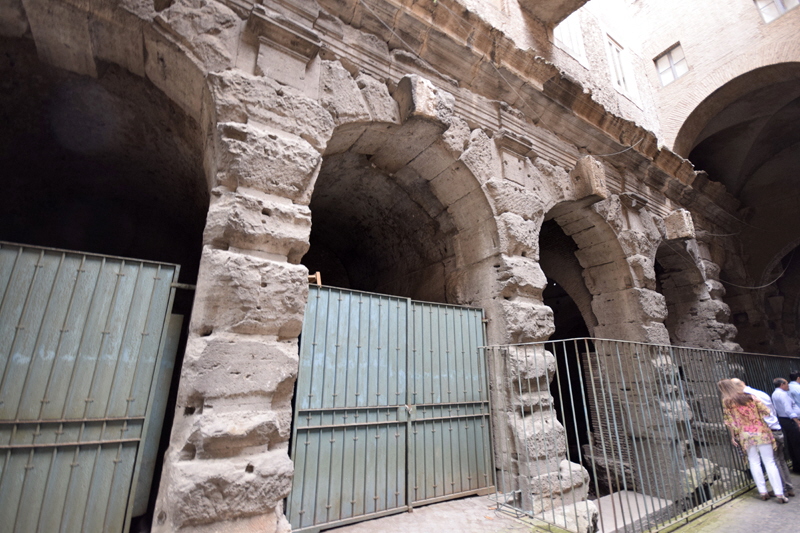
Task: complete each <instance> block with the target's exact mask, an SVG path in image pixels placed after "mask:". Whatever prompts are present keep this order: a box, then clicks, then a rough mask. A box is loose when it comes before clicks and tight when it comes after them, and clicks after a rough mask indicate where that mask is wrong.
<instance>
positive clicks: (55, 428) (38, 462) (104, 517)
mask: <svg viewBox="0 0 800 533" xmlns="http://www.w3.org/2000/svg"><path fill="white" fill-rule="evenodd" d="M176 276H177V266H175V265H165V264H156V263H148V262H142V261H133V260H127V259H118V258H111V257H104V256H95V255H87V254H79V253H72V252H65V251H59V250H51V249H45V248H34V247H28V246H24V247H23V246H19V245H13V244H8V243H0V368H2V381H0V453H2V454H3V458H2V463H0V464H2V472H0V516H2V517H3V524H4V529H5V530H7V531H19V532H26V533H27V532H32V531H44V532H50V531H87V532H94V531H122V530H123V528H124V527H125V522H126V519H129V518H130V516H129V511H128V516H127V517H126V510H127V509H128V508H129V507H130V503H131V501H132V498H133V494H132V487H131V485H132V481H133V480H135V479H136V466H137V461H138V457H139V455H140V448H141V447H140V446H139V443H140V441H141V440H142V439H143V438H144V434H145V431H146V426H147V423H146V422H147V415H148V405H149V404H150V403H151V402H150V397H151V389H152V387H151V384H152V381H153V374H154V369H155V368H156V366H157V363H158V356H159V353H160V348H161V343H162V330H163V328H164V325H165V318H166V315H167V314H168V309H169V307H170V306H171V298H172V289H171V288H170V285H171V283H172V282H173V278H174V277H176Z"/></svg>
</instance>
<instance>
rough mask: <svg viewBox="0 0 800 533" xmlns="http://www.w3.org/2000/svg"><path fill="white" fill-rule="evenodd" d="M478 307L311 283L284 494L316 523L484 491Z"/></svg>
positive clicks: (297, 513)
mask: <svg viewBox="0 0 800 533" xmlns="http://www.w3.org/2000/svg"><path fill="white" fill-rule="evenodd" d="M483 339H484V336H483V324H482V313H481V311H480V310H476V309H468V308H461V307H455V306H445V305H437V304H426V303H421V302H412V301H411V300H409V299H406V298H396V297H391V296H383V295H377V294H370V293H363V292H355V291H346V290H341V289H334V288H330V287H311V288H310V293H309V301H308V306H307V308H306V314H305V319H304V325H303V333H302V336H301V341H300V370H299V373H298V380H297V391H296V395H295V399H296V400H295V401H296V406H295V423H294V431H293V444H292V450H293V451H292V459H293V460H294V463H295V477H294V483H293V488H292V493H291V495H290V497H289V499H288V501H287V514H288V516H289V518H290V521H291V523H292V527H293V528H294V529H295V530H299V531H311V530H319V529H320V528H327V527H334V526H337V525H342V524H345V523H348V522H353V521H358V520H364V519H367V518H374V517H377V516H382V515H385V514H391V513H396V512H399V511H403V510H407V509H409V508H410V507H411V506H413V505H414V504H415V503H421V502H432V501H438V500H441V499H447V498H452V497H454V496H458V495H461V494H474V493H476V492H479V491H481V490H485V489H486V488H487V487H490V486H491V484H492V483H491V477H492V476H491V472H492V468H491V452H490V449H491V448H490V444H489V423H488V419H489V404H488V393H487V387H486V368H485V364H484V362H483V357H482V353H481V351H480V350H479V349H478V348H479V346H481V344H482V343H483Z"/></svg>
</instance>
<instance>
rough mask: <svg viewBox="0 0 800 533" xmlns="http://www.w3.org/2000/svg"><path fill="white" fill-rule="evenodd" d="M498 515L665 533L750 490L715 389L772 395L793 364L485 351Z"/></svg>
mask: <svg viewBox="0 0 800 533" xmlns="http://www.w3.org/2000/svg"><path fill="white" fill-rule="evenodd" d="M484 349H485V350H486V355H487V359H488V361H489V364H490V367H491V370H492V387H493V391H492V402H493V404H494V408H495V409H494V412H495V416H494V419H493V424H494V429H493V431H494V434H495V435H496V436H497V437H496V443H497V444H496V446H497V448H498V449H497V451H496V459H497V460H496V463H497V464H496V467H497V480H496V485H497V494H496V497H497V502H498V508H500V509H502V510H509V511H512V512H514V513H516V514H518V515H519V516H522V515H525V516H527V517H528V518H530V519H533V520H534V521H535V522H537V523H539V524H540V525H545V526H546V527H548V528H550V529H551V530H566V531H575V532H581V533H583V532H595V531H600V532H602V533H613V532H625V533H639V532H644V531H658V530H660V529H662V528H665V527H668V526H670V525H673V524H675V523H676V522H678V521H680V520H683V519H686V518H688V517H689V516H690V515H692V514H694V513H696V512H698V511H702V510H704V509H707V508H709V507H712V506H714V505H715V504H718V503H720V502H722V501H725V500H727V499H729V498H730V497H732V496H734V495H736V494H739V493H741V492H743V491H746V490H749V489H750V488H751V486H752V481H751V478H750V474H749V469H748V466H747V461H746V458H743V457H742V456H741V455H740V454H739V453H738V452H737V451H736V450H735V449H734V448H733V447H732V446H731V445H730V439H729V437H728V433H727V430H726V429H725V426H724V424H723V420H722V406H721V403H720V397H719V394H718V392H717V388H716V383H717V381H719V380H721V379H725V378H733V377H737V378H740V379H742V380H743V381H745V383H747V384H748V385H750V386H751V387H754V388H756V389H761V390H763V391H766V392H768V393H771V392H772V391H773V386H772V380H773V378H775V377H778V376H780V377H788V375H789V372H790V371H791V370H794V369H795V368H797V367H800V360H798V359H797V358H794V357H784V356H773V355H763V354H752V353H742V352H725V351H720V350H708V349H699V348H688V347H679V346H662V345H652V344H642V343H635V342H624V341H614V340H603V339H590V338H582V339H570V340H559V341H552V342H551V341H547V342H540V343H531V344H517V345H503V346H490V347H485V348H484Z"/></svg>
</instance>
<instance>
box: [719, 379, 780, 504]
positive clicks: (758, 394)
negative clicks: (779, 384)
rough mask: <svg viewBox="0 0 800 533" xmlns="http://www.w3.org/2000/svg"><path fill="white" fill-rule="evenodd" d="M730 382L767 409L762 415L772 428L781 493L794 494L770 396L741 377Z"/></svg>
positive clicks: (778, 425)
mask: <svg viewBox="0 0 800 533" xmlns="http://www.w3.org/2000/svg"><path fill="white" fill-rule="evenodd" d="M731 383H733V384H734V385H736V386H737V387H740V388H741V389H742V392H744V393H746V394H750V395H752V396H755V398H756V400H759V401H760V402H761V403H763V404H764V405H765V406H766V407H767V409H769V415H767V416H765V417H764V422H765V423H766V424H767V426H769V429H771V430H772V436H773V437H775V444H776V446H775V463H776V464H777V465H778V470H779V471H780V473H781V480H782V481H783V493H784V494H785V495H787V496H794V485H793V484H792V478H791V476H790V475H789V465H787V464H786V452H785V451H784V446H785V442H784V441H785V439H784V436H783V431H782V430H781V426H780V424H779V423H778V416H777V415H776V414H775V407H773V405H772V398H771V397H770V395H769V394H767V393H766V392H764V391H760V390H758V389H754V388H752V387H748V386H747V384H745V382H744V381H742V380H741V379H737V378H733V379H732V380H731Z"/></svg>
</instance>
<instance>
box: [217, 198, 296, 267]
mask: <svg viewBox="0 0 800 533" xmlns="http://www.w3.org/2000/svg"><path fill="white" fill-rule="evenodd" d="M278 200H279V199H277V198H275V197H271V196H266V195H265V196H256V195H249V194H242V193H223V194H222V195H220V196H219V197H217V198H216V199H213V201H212V203H211V207H210V208H209V210H208V216H207V218H206V230H205V235H204V240H205V243H206V244H209V245H211V246H213V247H214V248H221V249H226V248H228V247H234V248H243V249H248V250H258V251H261V252H268V253H270V254H275V255H279V256H283V257H286V258H287V259H288V261H289V262H290V263H295V264H296V263H299V262H300V259H301V258H302V257H303V255H305V253H306V252H307V251H308V247H309V242H308V239H309V235H310V233H311V210H310V209H309V208H308V207H307V206H304V205H297V204H294V203H291V202H289V201H278Z"/></svg>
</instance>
